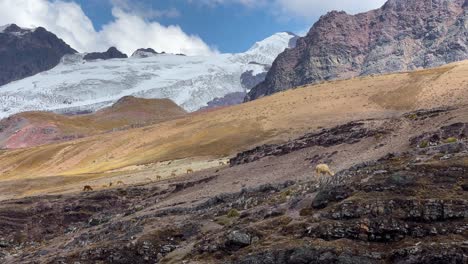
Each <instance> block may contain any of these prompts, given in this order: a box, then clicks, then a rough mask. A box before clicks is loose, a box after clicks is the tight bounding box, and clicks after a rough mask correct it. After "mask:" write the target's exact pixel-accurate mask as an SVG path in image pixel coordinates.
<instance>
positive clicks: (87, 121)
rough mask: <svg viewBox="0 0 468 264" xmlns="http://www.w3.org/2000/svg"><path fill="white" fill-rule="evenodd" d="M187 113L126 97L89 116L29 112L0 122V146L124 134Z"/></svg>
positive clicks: (169, 104)
mask: <svg viewBox="0 0 468 264" xmlns="http://www.w3.org/2000/svg"><path fill="white" fill-rule="evenodd" d="M185 114H186V112H185V110H183V109H182V108H181V107H179V106H178V105H176V104H175V103H174V102H172V101H171V100H169V99H142V98H135V97H130V96H128V97H123V98H122V99H120V100H119V101H118V102H116V103H115V104H114V105H113V106H111V107H108V108H104V109H102V110H100V111H98V112H96V113H92V114H87V115H77V116H67V115H61V114H55V113H52V112H25V113H20V114H17V115H14V116H12V117H10V118H8V119H4V120H2V121H0V125H2V126H3V127H5V128H4V129H3V131H0V146H2V147H5V148H22V147H29V146H35V145H41V144H46V143H51V142H54V141H64V140H69V139H73V138H82V137H85V136H90V135H95V134H99V133H104V132H109V131H113V130H123V129H128V128H132V127H138V126H141V125H144V124H148V123H150V124H152V123H158V122H163V121H167V120H170V119H174V118H179V117H182V116H184V115H185Z"/></svg>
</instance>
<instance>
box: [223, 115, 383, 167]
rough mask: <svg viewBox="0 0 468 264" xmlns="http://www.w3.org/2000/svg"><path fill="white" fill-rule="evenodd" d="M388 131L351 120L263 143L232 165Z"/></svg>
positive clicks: (373, 135) (360, 138)
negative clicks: (298, 135)
mask: <svg viewBox="0 0 468 264" xmlns="http://www.w3.org/2000/svg"><path fill="white" fill-rule="evenodd" d="M388 132H389V131H387V130H384V129H373V128H368V127H366V126H365V123H363V122H351V123H348V124H345V125H340V126H337V127H333V128H330V129H323V130H322V131H320V132H318V133H310V134H306V135H304V136H302V137H300V138H297V139H294V140H291V141H289V142H287V143H283V144H270V145H262V146H258V147H256V148H254V149H250V150H247V151H244V152H241V153H238V154H237V155H236V156H235V157H234V158H232V159H231V160H230V165H231V166H235V165H240V164H245V163H250V162H254V161H256V160H259V159H262V158H264V157H268V156H282V155H286V154H288V153H291V152H293V151H297V150H300V149H304V148H310V147H313V146H322V147H330V146H335V145H339V144H354V143H357V142H359V141H360V140H362V139H365V138H369V137H375V136H382V135H384V134H387V133H388Z"/></svg>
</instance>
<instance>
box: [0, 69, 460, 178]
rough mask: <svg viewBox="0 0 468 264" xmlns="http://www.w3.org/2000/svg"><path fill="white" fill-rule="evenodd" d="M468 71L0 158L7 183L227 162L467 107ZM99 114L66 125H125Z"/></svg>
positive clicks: (414, 76) (317, 89)
mask: <svg viewBox="0 0 468 264" xmlns="http://www.w3.org/2000/svg"><path fill="white" fill-rule="evenodd" d="M467 71H468V62H467V61H465V62H460V63H455V64H451V65H447V66H444V67H440V68H435V69H429V70H422V71H416V72H410V73H399V74H390V75H383V76H372V77H363V78H355V79H350V80H342V81H334V82H327V83H322V84H318V85H314V86H307V87H299V88H297V89H294V90H289V91H286V92H283V93H278V94H275V95H273V96H270V97H265V98H262V99H259V100H257V101H253V102H249V103H247V104H242V105H237V106H233V107H228V108H223V109H219V110H216V111H210V112H205V113H195V114H191V115H188V116H186V117H183V118H179V119H176V120H170V121H167V122H163V123H158V124H155V125H152V126H148V127H142V128H136V129H131V130H126V131H118V132H114V133H106V134H98V135H95V136H91V137H87V138H82V139H78V140H74V141H69V142H64V143H58V144H50V145H43V146H38V147H32V148H27V149H19V150H10V151H6V152H4V153H2V154H0V179H2V180H7V179H18V178H22V179H23V178H36V177H45V176H57V175H62V176H71V175H84V174H89V173H102V172H106V171H110V170H115V169H119V168H125V167H128V166H133V165H141V164H151V163H155V162H158V161H165V160H174V159H184V158H189V157H191V158H193V157H201V158H203V157H209V158H213V157H224V156H228V155H232V154H234V153H236V152H238V151H240V150H243V149H246V148H249V147H252V146H253V145H256V144H260V143H265V142H277V141H284V140H287V139H289V138H291V137H295V136H298V135H301V134H303V133H306V132H311V131H313V130H316V129H319V128H322V127H330V126H333V125H337V124H342V123H344V122H347V121H351V120H357V119H369V118H384V117H392V116H395V115H397V114H398V115H399V114H401V113H403V112H407V111H410V110H415V109H422V108H433V107H439V106H446V105H462V104H467V103H468V93H467V92H466V91H467V90H468V76H467V74H466V72H467ZM120 107H123V108H125V105H122V106H120ZM104 111H111V112H112V109H107V110H104ZM100 114H103V113H98V114H97V115H96V116H97V117H94V118H93V120H94V121H90V120H86V118H88V117H74V118H71V119H70V122H71V123H70V125H67V127H72V126H74V125H77V126H78V127H81V125H83V126H84V127H85V128H86V127H87V126H88V124H93V122H95V123H94V125H95V126H96V127H97V129H99V130H101V131H102V130H105V129H106V128H108V125H107V123H106V122H111V123H112V122H118V121H115V120H114V119H112V118H111V119H109V118H108V117H109V116H112V114H111V115H109V114H103V116H105V118H104V119H99V116H100ZM117 120H118V118H117ZM94 125H91V127H92V129H94ZM207 159H208V158H207Z"/></svg>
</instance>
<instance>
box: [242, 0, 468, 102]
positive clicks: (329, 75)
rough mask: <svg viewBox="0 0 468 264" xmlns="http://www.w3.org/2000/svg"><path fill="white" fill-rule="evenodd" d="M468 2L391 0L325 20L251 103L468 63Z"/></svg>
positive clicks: (284, 56) (276, 67) (280, 62)
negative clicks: (303, 89)
mask: <svg viewBox="0 0 468 264" xmlns="http://www.w3.org/2000/svg"><path fill="white" fill-rule="evenodd" d="M467 32H468V11H467V1H465V0H433V1H429V0H409V1H402V0H389V1H387V3H385V4H384V5H383V6H382V7H381V8H380V9H375V10H371V11H369V12H365V13H360V14H357V15H349V14H347V13H345V12H338V11H332V12H329V13H328V14H326V15H324V16H322V17H321V18H320V19H319V20H318V21H317V22H316V23H315V24H314V25H313V26H312V28H311V29H310V31H309V32H308V34H307V35H306V36H305V37H302V38H299V40H298V41H297V45H296V48H293V49H288V50H285V51H284V52H283V53H281V54H279V55H278V57H277V59H276V60H275V62H274V63H273V65H272V68H271V69H270V71H269V72H268V74H267V76H266V79H265V81H264V82H262V83H260V84H259V85H258V86H256V87H255V88H253V89H252V90H251V91H250V92H249V94H248V95H247V96H246V98H245V100H246V101H248V100H254V99H256V98H259V97H262V96H265V95H270V94H272V93H275V92H278V91H282V90H285V89H290V88H293V87H296V86H301V85H304V84H310V83H317V82H321V81H326V80H334V79H347V78H352V77H356V76H362V75H370V74H381V73H390V72H401V71H411V70H415V69H421V68H431V67H437V66H441V65H444V64H447V63H450V62H455V61H461V60H464V59H467V58H468V43H467V38H468V35H467V34H468V33H467Z"/></svg>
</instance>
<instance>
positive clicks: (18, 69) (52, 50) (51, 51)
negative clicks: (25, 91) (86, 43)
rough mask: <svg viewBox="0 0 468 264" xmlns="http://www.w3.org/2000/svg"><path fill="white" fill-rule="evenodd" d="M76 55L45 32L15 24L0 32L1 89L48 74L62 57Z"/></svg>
mask: <svg viewBox="0 0 468 264" xmlns="http://www.w3.org/2000/svg"><path fill="white" fill-rule="evenodd" d="M73 53H76V51H75V50H74V49H72V48H71V47H70V46H69V45H67V44H66V43H65V42H64V41H63V40H61V39H59V38H57V36H55V35H54V34H52V33H50V32H48V31H47V30H46V29H44V28H42V27H39V28H36V29H23V28H20V27H18V26H17V25H15V24H11V25H8V26H4V27H3V29H2V30H0V85H4V84H6V83H9V82H11V81H15V80H19V79H22V78H25V77H28V76H32V75H34V74H36V73H39V72H42V71H46V70H50V69H52V68H53V67H55V66H56V65H57V64H59V62H60V59H61V58H62V57H63V56H64V55H65V54H73Z"/></svg>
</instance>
